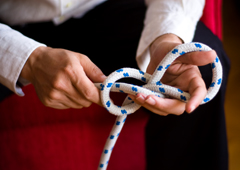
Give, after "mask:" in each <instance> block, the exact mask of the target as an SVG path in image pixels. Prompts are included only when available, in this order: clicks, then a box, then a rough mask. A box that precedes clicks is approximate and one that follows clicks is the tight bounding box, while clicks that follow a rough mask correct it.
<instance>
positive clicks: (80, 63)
mask: <svg viewBox="0 0 240 170" xmlns="http://www.w3.org/2000/svg"><path fill="white" fill-rule="evenodd" d="M20 76H21V77H23V78H25V79H26V80H28V81H30V82H31V83H32V84H33V86H34V88H35V90H36V93H37V95H38V97H39V99H40V100H41V102H42V103H43V104H44V105H45V106H48V107H52V108H57V109H67V108H82V107H89V106H90V105H91V104H92V103H96V104H99V105H101V101H100V95H99V90H98V89H97V88H96V87H95V85H94V84H93V82H94V83H96V82H99V83H101V82H103V81H104V80H105V78H106V76H105V75H104V74H103V73H102V71H101V70H100V69H99V68H98V67H97V66H96V65H95V64H94V63H92V61H91V60H90V59H89V58H88V57H87V56H85V55H83V54H80V53H76V52H72V51H68V50H64V49H54V48H50V47H38V48H37V49H36V50H34V51H33V53H32V54H31V55H30V57H29V59H28V60H27V62H26V64H25V65H24V67H23V69H22V72H21V74H20Z"/></svg>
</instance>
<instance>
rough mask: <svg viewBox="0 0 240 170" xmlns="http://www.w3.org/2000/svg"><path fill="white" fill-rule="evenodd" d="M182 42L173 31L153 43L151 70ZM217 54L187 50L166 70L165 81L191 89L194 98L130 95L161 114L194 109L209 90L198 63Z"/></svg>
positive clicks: (212, 59) (181, 87)
mask: <svg viewBox="0 0 240 170" xmlns="http://www.w3.org/2000/svg"><path fill="white" fill-rule="evenodd" d="M180 44H182V41H181V40H180V39H179V38H178V37H177V36H175V35H173V34H165V35H163V36H160V37H159V38H158V39H156V40H155V41H154V43H153V44H152V45H151V47H150V54H151V61H150V63H149V66H148V69H147V72H148V73H150V74H152V73H153V72H154V71H155V69H156V67H157V66H158V64H159V63H160V61H161V60H162V59H163V58H164V57H165V55H166V54H167V53H168V52H169V51H170V50H172V49H173V48H174V47H175V46H177V45H180ZM215 58H216V53H215V51H208V52H191V53H186V54H184V55H182V56H180V57H179V58H177V59H176V60H175V61H174V62H173V63H172V64H171V66H170V67H169V68H168V70H167V71H166V72H165V75H164V76H163V78H162V79H161V82H162V83H164V84H168V85H170V86H173V87H177V88H179V89H181V90H183V91H186V92H189V93H190V95H191V98H190V100H189V101H188V102H187V103H184V102H181V101H179V100H177V99H167V98H166V99H164V98H159V97H156V96H154V95H149V96H146V95H144V94H141V93H140V94H138V95H137V96H132V95H130V97H131V98H132V99H133V100H134V101H135V102H136V103H138V104H140V105H142V106H144V107H145V108H147V109H148V110H150V111H152V112H154V113H157V114H159V115H164V116H166V115H168V114H175V115H181V114H182V113H183V112H184V111H187V112H188V113H191V112H192V111H193V110H195V109H196V108H197V107H198V106H199V104H200V103H201V102H202V101H203V99H204V98H205V96H206V94H207V89H206V86H205V83H204V81H203V79H202V77H201V74H200V71H199V69H198V67H197V66H202V65H206V64H208V63H211V62H213V61H214V59H215Z"/></svg>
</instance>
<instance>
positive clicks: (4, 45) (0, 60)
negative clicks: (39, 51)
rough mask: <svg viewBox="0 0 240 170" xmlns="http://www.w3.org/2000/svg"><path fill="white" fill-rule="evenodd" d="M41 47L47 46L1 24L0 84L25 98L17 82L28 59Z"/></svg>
mask: <svg viewBox="0 0 240 170" xmlns="http://www.w3.org/2000/svg"><path fill="white" fill-rule="evenodd" d="M39 46H45V45H44V44H41V43H38V42H36V41H34V40H32V39H30V38H28V37H26V36H24V35H22V34H21V33H19V32H18V31H15V30H13V29H11V28H10V27H8V26H7V25H4V24H1V23H0V83H1V84H3V85H4V86H6V87H8V88H9V89H10V90H12V91H13V92H15V93H17V94H18V95H20V96H23V95H24V93H23V92H22V89H21V88H20V87H19V86H17V81H18V78H19V75H20V73H21V71H22V68H23V66H24V64H25V62H26V61H27V59H28V57H29V56H30V54H31V53H32V52H33V51H34V50H35V49H36V48H37V47H39Z"/></svg>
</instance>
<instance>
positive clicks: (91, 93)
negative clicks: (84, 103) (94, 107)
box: [72, 66, 101, 105]
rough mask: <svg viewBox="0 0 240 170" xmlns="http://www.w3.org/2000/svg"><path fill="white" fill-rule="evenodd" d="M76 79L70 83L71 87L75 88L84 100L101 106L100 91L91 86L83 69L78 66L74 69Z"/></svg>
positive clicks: (91, 83)
mask: <svg viewBox="0 0 240 170" xmlns="http://www.w3.org/2000/svg"><path fill="white" fill-rule="evenodd" d="M76 72H77V75H79V76H77V77H75V80H73V81H72V85H73V86H74V87H75V88H76V90H77V91H78V93H80V94H81V95H82V96H83V98H84V99H86V100H88V101H90V102H93V103H96V104H98V105H101V99H100V91H99V90H98V89H97V87H96V86H95V85H94V84H93V82H92V81H91V80H90V79H89V78H88V77H87V75H86V74H85V72H84V69H83V67H81V66H79V67H77V68H76Z"/></svg>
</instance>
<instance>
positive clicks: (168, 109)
mask: <svg viewBox="0 0 240 170" xmlns="http://www.w3.org/2000/svg"><path fill="white" fill-rule="evenodd" d="M130 97H131V98H132V97H133V96H130ZM133 101H134V102H136V103H138V104H140V105H142V106H143V107H145V108H146V109H148V110H150V111H152V112H154V113H156V114H159V115H168V114H174V115H181V114H182V113H183V112H184V111H185V105H186V104H185V103H183V102H181V101H179V100H176V99H167V98H160V97H157V96H154V95H149V96H146V95H144V94H141V93H139V94H138V95H137V96H136V97H133Z"/></svg>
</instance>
